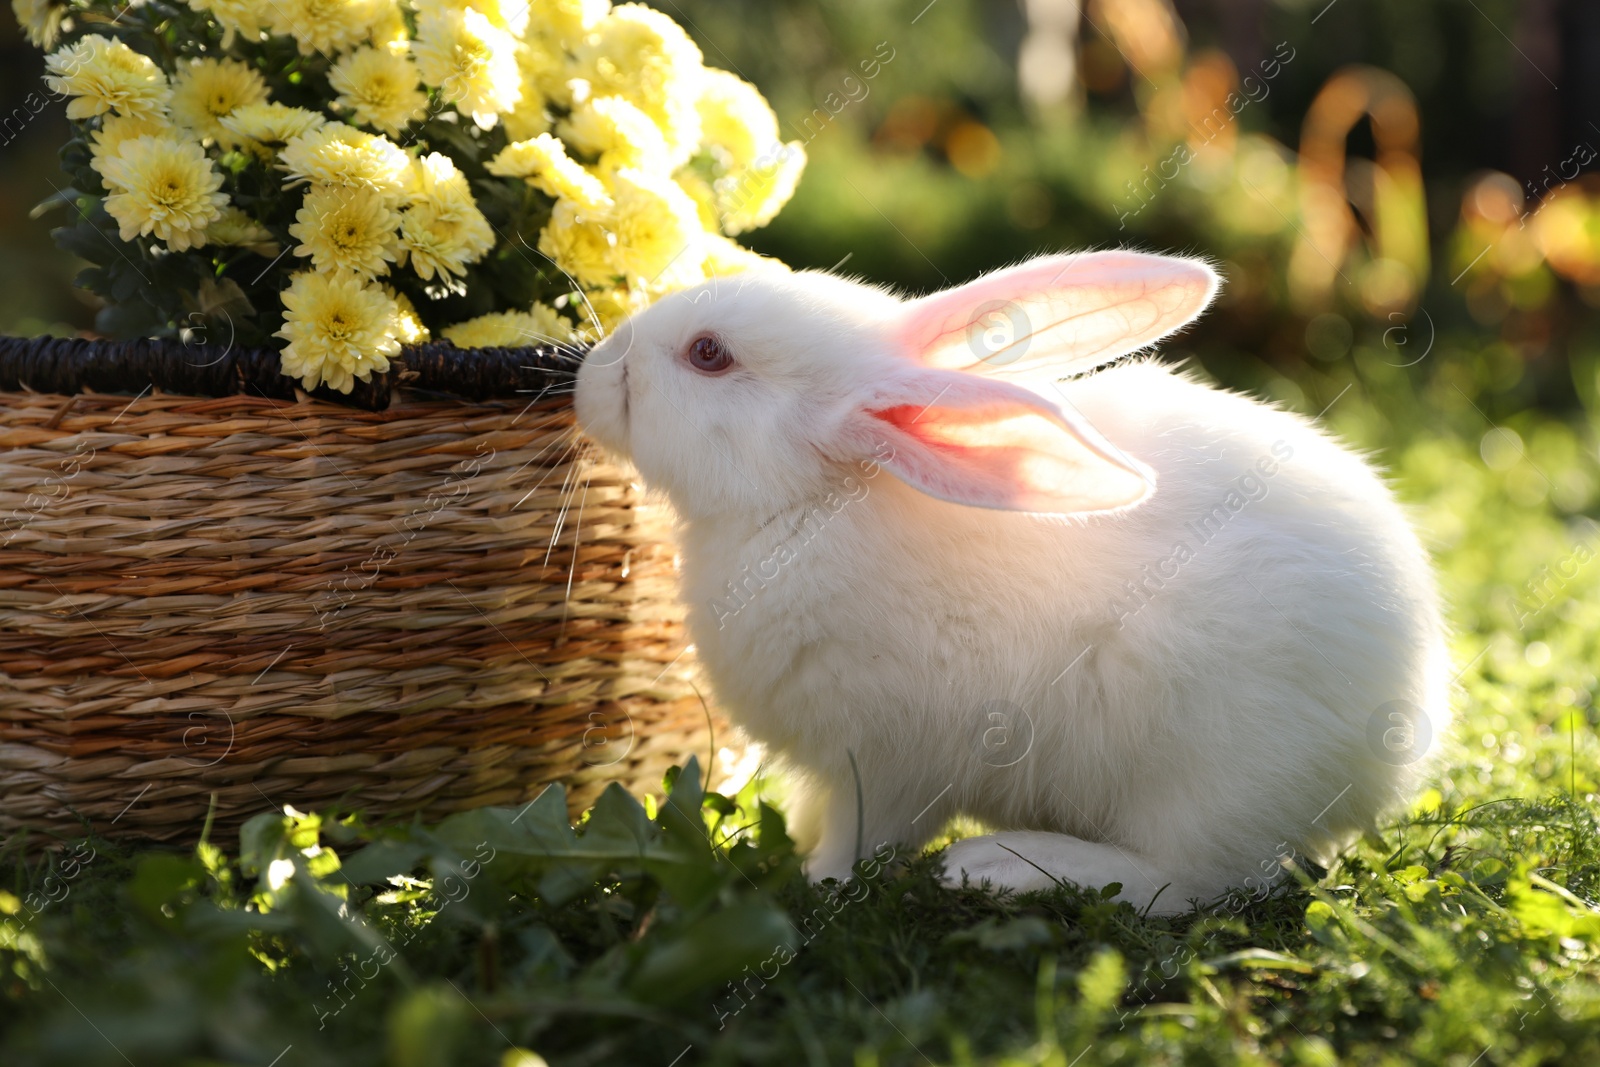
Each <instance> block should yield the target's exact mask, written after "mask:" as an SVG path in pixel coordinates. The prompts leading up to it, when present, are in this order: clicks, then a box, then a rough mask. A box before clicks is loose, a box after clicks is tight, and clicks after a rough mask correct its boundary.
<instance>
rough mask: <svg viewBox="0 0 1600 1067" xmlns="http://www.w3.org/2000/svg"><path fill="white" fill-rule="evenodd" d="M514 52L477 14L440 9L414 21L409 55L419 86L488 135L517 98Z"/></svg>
mask: <svg viewBox="0 0 1600 1067" xmlns="http://www.w3.org/2000/svg"><path fill="white" fill-rule="evenodd" d="M517 47H518V46H517V40H516V38H514V37H512V36H511V35H510V34H509V33H507V32H506V31H505V30H502V29H500V28H499V27H498V26H496V25H495V24H494V23H493V22H490V21H489V19H488V17H487V16H485V15H484V14H483V13H481V12H479V11H473V10H471V9H468V10H466V11H455V10H441V11H438V12H436V13H433V14H424V15H422V16H421V17H419V18H418V19H417V39H416V41H415V42H414V43H413V44H412V55H414V56H415V57H416V60H417V68H418V69H419V70H420V71H421V72H422V80H423V82H424V83H425V84H427V85H431V86H434V87H436V88H438V89H439V90H440V92H441V93H442V94H443V95H444V99H445V100H447V101H449V102H450V103H452V104H454V105H455V107H456V110H458V111H460V112H462V113H463V114H466V115H470V116H471V117H472V121H473V122H475V123H477V124H478V126H479V127H480V128H481V129H485V130H487V129H490V128H491V127H493V126H494V124H495V121H496V119H497V118H498V116H500V115H501V114H502V113H504V112H507V111H510V110H511V109H512V108H514V107H516V106H517V103H518V101H520V100H521V99H522V74H521V72H520V71H518V70H517Z"/></svg>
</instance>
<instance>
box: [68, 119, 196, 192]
mask: <svg viewBox="0 0 1600 1067" xmlns="http://www.w3.org/2000/svg"><path fill="white" fill-rule="evenodd" d="M161 135H167V136H176V131H175V130H173V128H172V127H171V126H169V125H168V124H167V123H166V122H165V121H164V120H162V119H151V118H142V117H132V118H130V117H127V116H124V115H106V116H105V117H104V118H102V119H101V120H100V128H99V129H98V130H96V131H94V133H92V134H90V135H89V142H90V144H89V166H90V168H91V169H92V170H94V171H95V172H97V173H98V174H99V175H100V177H101V179H102V180H104V178H105V176H106V161H107V160H110V159H115V158H116V155H117V152H118V151H119V150H120V149H121V148H122V146H123V145H124V144H125V143H126V142H128V141H131V140H133V139H134V138H135V137H149V136H161Z"/></svg>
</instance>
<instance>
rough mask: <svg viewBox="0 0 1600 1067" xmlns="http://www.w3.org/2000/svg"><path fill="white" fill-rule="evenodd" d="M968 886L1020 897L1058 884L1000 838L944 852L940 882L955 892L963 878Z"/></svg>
mask: <svg viewBox="0 0 1600 1067" xmlns="http://www.w3.org/2000/svg"><path fill="white" fill-rule="evenodd" d="M963 875H965V876H966V881H967V884H969V885H973V886H977V885H982V884H983V883H985V882H987V883H989V886H990V887H991V888H993V889H1012V890H1015V891H1017V892H1019V893H1022V892H1026V891H1028V890H1030V889H1048V888H1050V887H1051V886H1053V885H1055V884H1056V882H1055V880H1054V879H1052V878H1051V877H1050V876H1049V875H1048V874H1046V873H1045V872H1044V871H1041V870H1040V869H1039V868H1038V867H1036V866H1034V864H1032V863H1029V862H1028V861H1027V860H1026V859H1023V858H1022V857H1021V856H1020V855H1018V853H1017V850H1016V849H1015V848H1008V847H1007V846H1006V845H1005V844H1004V843H1002V842H1001V840H1000V837H999V835H994V836H989V837H969V838H967V839H966V840H964V841H957V842H956V843H955V844H953V845H951V846H950V847H949V848H947V849H945V852H944V877H943V878H941V879H940V881H941V882H943V883H944V884H945V885H947V886H949V887H951V888H952V889H953V888H956V887H959V886H960V885H961V881H962V876H963Z"/></svg>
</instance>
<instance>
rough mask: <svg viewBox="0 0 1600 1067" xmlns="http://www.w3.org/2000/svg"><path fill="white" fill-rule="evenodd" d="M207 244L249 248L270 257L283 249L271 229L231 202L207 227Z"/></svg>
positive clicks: (260, 254) (259, 254)
mask: <svg viewBox="0 0 1600 1067" xmlns="http://www.w3.org/2000/svg"><path fill="white" fill-rule="evenodd" d="M206 244H208V245H223V246H225V247H228V248H248V249H249V250H250V251H252V252H254V253H255V254H256V255H258V256H265V257H267V258H268V259H272V258H273V257H274V256H276V255H277V254H278V253H279V252H280V251H281V249H280V248H279V247H278V242H277V241H276V240H275V239H274V238H273V236H272V231H271V230H269V229H267V228H266V227H265V226H263V225H261V223H259V222H257V221H256V220H255V219H253V218H251V217H250V216H249V215H246V214H245V213H244V212H243V211H241V210H239V209H238V208H236V207H234V206H232V205H231V204H230V205H229V206H227V207H225V208H223V209H222V214H221V215H219V216H218V217H217V219H216V221H215V222H213V223H212V224H211V225H209V226H207V227H206Z"/></svg>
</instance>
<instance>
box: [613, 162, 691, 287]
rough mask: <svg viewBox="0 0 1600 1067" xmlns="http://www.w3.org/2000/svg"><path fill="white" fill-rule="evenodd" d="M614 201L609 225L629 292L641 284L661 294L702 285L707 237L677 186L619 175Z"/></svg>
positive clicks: (641, 175) (643, 175) (641, 174)
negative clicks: (702, 241)
mask: <svg viewBox="0 0 1600 1067" xmlns="http://www.w3.org/2000/svg"><path fill="white" fill-rule="evenodd" d="M611 198H612V200H613V201H614V202H615V203H616V210H615V212H614V213H613V215H612V220H611V224H612V227H613V230H614V232H615V234H616V247H615V256H614V262H615V263H616V266H617V268H618V273H619V274H622V275H623V276H624V277H626V278H627V279H628V283H629V285H630V286H631V285H634V284H635V283H639V284H643V285H644V286H646V287H647V288H649V289H650V290H652V291H660V290H665V289H678V288H682V287H683V286H685V285H693V284H695V283H696V282H699V281H702V280H704V275H703V274H702V272H701V270H700V265H701V263H703V262H704V261H705V252H704V250H703V249H702V248H701V243H700V242H701V239H702V238H703V237H705V236H706V233H705V230H704V229H702V228H701V226H700V213H699V211H698V210H697V209H696V207H695V203H694V200H692V199H691V198H690V197H689V194H688V193H685V192H684V191H683V190H682V189H681V188H679V186H678V184H677V183H676V182H674V181H673V180H672V179H670V178H665V177H661V176H658V175H655V174H650V173H647V172H645V171H638V170H621V171H618V172H617V173H616V174H615V175H614V176H613V177H612V180H611Z"/></svg>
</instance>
